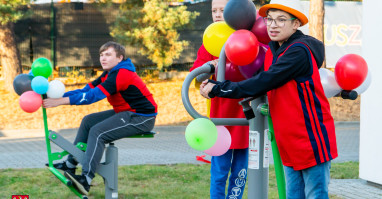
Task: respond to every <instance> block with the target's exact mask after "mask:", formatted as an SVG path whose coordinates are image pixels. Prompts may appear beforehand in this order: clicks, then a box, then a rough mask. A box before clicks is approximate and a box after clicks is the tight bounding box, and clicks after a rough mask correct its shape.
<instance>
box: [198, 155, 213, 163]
mask: <svg viewBox="0 0 382 199" xmlns="http://www.w3.org/2000/svg"><path fill="white" fill-rule="evenodd" d="M204 157H206V155H201V156H196V160H197V161H200V162H205V163H208V164H211V161H209V160H206V159H204Z"/></svg>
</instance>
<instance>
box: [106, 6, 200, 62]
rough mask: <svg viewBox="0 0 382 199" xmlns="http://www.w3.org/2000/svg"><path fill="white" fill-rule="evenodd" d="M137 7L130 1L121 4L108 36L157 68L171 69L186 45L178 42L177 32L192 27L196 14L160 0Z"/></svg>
mask: <svg viewBox="0 0 382 199" xmlns="http://www.w3.org/2000/svg"><path fill="white" fill-rule="evenodd" d="M136 5H139V4H135V6H133V5H131V1H126V2H125V3H123V4H121V6H120V12H119V15H118V17H117V19H116V23H115V25H114V27H113V28H112V31H111V35H112V36H113V37H115V38H116V39H117V40H118V41H119V42H121V43H123V44H127V45H133V46H136V47H137V48H138V49H139V50H138V52H139V53H140V54H142V55H144V56H147V58H149V59H150V60H151V61H152V62H153V63H155V64H156V65H157V67H158V69H162V68H163V67H166V66H170V65H171V64H172V63H173V60H174V59H177V58H179V56H180V55H181V53H182V51H183V48H184V47H186V46H187V45H188V44H189V43H188V41H180V40H179V33H178V30H181V29H184V28H186V27H188V26H190V25H192V24H193V21H194V20H195V18H196V17H197V16H199V13H198V12H190V11H187V7H186V6H176V7H171V6H170V5H169V3H168V2H166V1H160V0H150V1H144V4H143V7H139V6H136Z"/></svg>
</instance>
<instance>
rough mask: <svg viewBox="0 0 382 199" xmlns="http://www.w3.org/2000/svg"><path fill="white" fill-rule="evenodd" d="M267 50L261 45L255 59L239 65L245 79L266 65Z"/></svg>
mask: <svg viewBox="0 0 382 199" xmlns="http://www.w3.org/2000/svg"><path fill="white" fill-rule="evenodd" d="M265 52H266V50H265V48H263V47H260V48H259V54H258V55H257V57H256V59H255V61H253V62H252V63H250V64H247V65H244V66H238V68H239V70H240V73H241V74H242V75H243V77H245V79H248V78H251V77H252V76H253V74H255V73H256V72H257V71H258V70H259V69H260V68H261V67H262V66H263V65H264V59H265Z"/></svg>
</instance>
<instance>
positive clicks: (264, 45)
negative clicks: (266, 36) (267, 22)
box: [259, 43, 269, 50]
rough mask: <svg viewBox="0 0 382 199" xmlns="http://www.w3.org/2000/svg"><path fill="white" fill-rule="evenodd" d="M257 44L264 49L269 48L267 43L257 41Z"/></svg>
mask: <svg viewBox="0 0 382 199" xmlns="http://www.w3.org/2000/svg"><path fill="white" fill-rule="evenodd" d="M259 46H261V47H264V48H265V49H266V50H268V49H269V46H268V45H267V44H263V43H259Z"/></svg>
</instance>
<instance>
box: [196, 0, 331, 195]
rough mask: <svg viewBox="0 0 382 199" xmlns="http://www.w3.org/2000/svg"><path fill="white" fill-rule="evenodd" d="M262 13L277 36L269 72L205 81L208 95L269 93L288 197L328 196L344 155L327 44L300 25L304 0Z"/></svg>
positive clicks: (276, 1)
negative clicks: (326, 69)
mask: <svg viewBox="0 0 382 199" xmlns="http://www.w3.org/2000/svg"><path fill="white" fill-rule="evenodd" d="M259 14H260V15H261V16H262V17H264V20H265V22H266V24H267V30H268V35H269V36H270V38H271V40H272V41H271V42H270V43H269V47H270V49H269V50H268V51H267V53H266V56H265V61H264V72H261V73H259V74H257V75H256V76H254V77H252V78H250V79H247V80H244V81H241V82H230V81H224V82H214V81H211V80H210V81H204V82H203V83H202V85H201V89H200V92H201V94H202V95H203V96H204V97H206V98H213V97H214V96H217V97H227V98H242V97H250V96H251V97H259V96H262V95H264V94H266V93H267V96H268V101H269V110H270V114H271V116H272V120H273V125H274V131H275V138H276V142H277V145H278V147H279V151H280V156H281V160H282V162H283V165H284V168H285V176H286V184H287V185H286V186H287V187H286V188H287V198H301V199H303V198H320V199H327V198H329V197H328V185H329V180H330V162H331V160H333V159H334V158H336V157H337V156H338V154H337V145H336V136H335V128H334V121H333V117H332V116H331V113H330V107H329V102H328V100H327V99H326V97H325V93H324V90H323V88H322V85H321V81H320V76H319V72H318V69H319V68H320V66H321V65H322V63H323V61H324V56H325V54H324V45H323V43H322V42H320V41H318V40H317V39H315V38H313V37H310V36H307V35H304V34H303V33H302V32H301V31H299V30H297V28H299V27H300V26H303V25H305V24H306V23H307V22H308V18H307V17H306V16H305V15H304V14H303V13H302V8H301V5H300V1H299V0H288V1H285V0H272V1H271V2H270V4H267V5H264V6H263V7H261V8H260V10H259Z"/></svg>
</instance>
